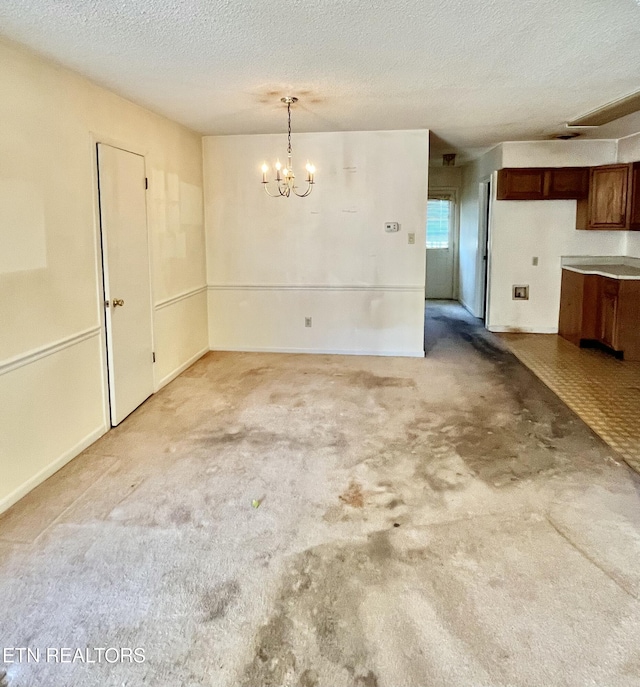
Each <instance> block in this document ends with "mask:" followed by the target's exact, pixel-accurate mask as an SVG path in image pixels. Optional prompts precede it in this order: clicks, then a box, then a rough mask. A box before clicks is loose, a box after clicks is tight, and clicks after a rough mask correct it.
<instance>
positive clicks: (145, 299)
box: [97, 143, 154, 427]
mask: <svg viewBox="0 0 640 687" xmlns="http://www.w3.org/2000/svg"><path fill="white" fill-rule="evenodd" d="M97 161H98V210H99V218H100V242H101V249H102V278H103V295H104V322H105V334H106V336H105V338H106V345H107V355H106V360H107V380H108V392H109V393H108V398H109V411H110V418H111V426H112V427H115V426H116V425H118V424H120V422H122V420H124V419H125V418H126V417H127V415H129V414H130V413H131V412H133V411H134V410H135V409H136V408H137V407H138V406H139V405H140V404H141V403H143V402H144V401H145V400H146V399H147V398H149V396H151V394H152V393H153V391H154V380H153V362H154V353H153V326H152V314H151V313H152V305H151V273H150V259H149V240H148V230H147V202H146V190H145V189H146V186H147V183H146V174H145V159H144V157H142V156H141V155H138V154H137V153H132V152H129V151H127V150H122V149H120V148H116V147H114V146H110V145H106V144H104V143H98V144H97Z"/></svg>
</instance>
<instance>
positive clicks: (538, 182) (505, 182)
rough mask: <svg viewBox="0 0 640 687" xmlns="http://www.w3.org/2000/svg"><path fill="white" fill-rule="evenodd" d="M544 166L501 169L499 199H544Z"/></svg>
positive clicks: (499, 174)
mask: <svg viewBox="0 0 640 687" xmlns="http://www.w3.org/2000/svg"><path fill="white" fill-rule="evenodd" d="M544 172H545V170H544V169H543V168H538V167H533V168H523V169H511V168H510V169H501V170H500V171H499V172H498V191H497V198H498V200H543V199H544Z"/></svg>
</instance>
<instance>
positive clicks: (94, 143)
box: [89, 131, 158, 431]
mask: <svg viewBox="0 0 640 687" xmlns="http://www.w3.org/2000/svg"><path fill="white" fill-rule="evenodd" d="M89 139H90V143H89V145H90V146H91V148H90V153H91V167H92V170H93V172H92V175H91V180H92V191H93V226H94V231H93V241H94V255H95V262H94V268H95V277H96V307H97V312H98V319H99V326H100V363H101V366H102V417H103V423H104V427H105V429H106V431H109V430H110V429H112V427H113V426H112V424H111V401H110V398H109V363H108V358H107V319H106V313H105V306H104V301H105V296H104V276H105V275H104V268H103V252H102V226H101V217H100V181H99V176H98V144H99V143H102V144H104V145H108V146H111V147H112V148H118V149H119V150H124V151H125V152H127V153H133V154H134V155H140V156H141V157H142V158H143V160H144V173H145V177H147V178H148V177H149V172H148V167H147V156H148V150H147V149H146V148H141V147H140V146H138V145H137V144H135V143H131V142H129V141H123V140H119V139H115V138H113V137H112V136H107V135H103V134H100V133H97V132H95V131H90V132H89ZM145 210H146V212H145V217H146V224H147V247H148V253H149V280H150V281H149V283H150V285H151V289H150V291H151V299H150V302H149V308H150V311H151V346H152V348H153V350H154V351H155V349H156V342H155V336H156V327H155V305H154V295H153V284H154V281H153V259H152V257H153V247H152V245H153V244H152V242H151V231H150V224H151V223H150V222H149V194H148V193H145ZM157 391H158V382H157V380H156V375H155V368H154V370H153V393H156V392H157Z"/></svg>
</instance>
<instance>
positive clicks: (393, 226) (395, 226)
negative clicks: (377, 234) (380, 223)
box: [384, 222, 400, 234]
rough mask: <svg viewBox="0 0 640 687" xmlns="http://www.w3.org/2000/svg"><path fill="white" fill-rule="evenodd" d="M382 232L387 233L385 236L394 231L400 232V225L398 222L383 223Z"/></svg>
mask: <svg viewBox="0 0 640 687" xmlns="http://www.w3.org/2000/svg"><path fill="white" fill-rule="evenodd" d="M384 230H385V231H386V232H387V234H393V233H394V232H396V231H400V223H399V222H385V225H384Z"/></svg>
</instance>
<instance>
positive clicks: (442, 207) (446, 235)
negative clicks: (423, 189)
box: [427, 198, 453, 248]
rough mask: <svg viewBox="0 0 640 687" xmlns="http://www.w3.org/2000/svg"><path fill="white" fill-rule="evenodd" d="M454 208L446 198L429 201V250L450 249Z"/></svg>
mask: <svg viewBox="0 0 640 687" xmlns="http://www.w3.org/2000/svg"><path fill="white" fill-rule="evenodd" d="M452 207H453V203H452V202H451V201H450V200H448V199H444V198H430V199H429V200H428V201H427V248H449V243H450V234H451V211H452Z"/></svg>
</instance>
